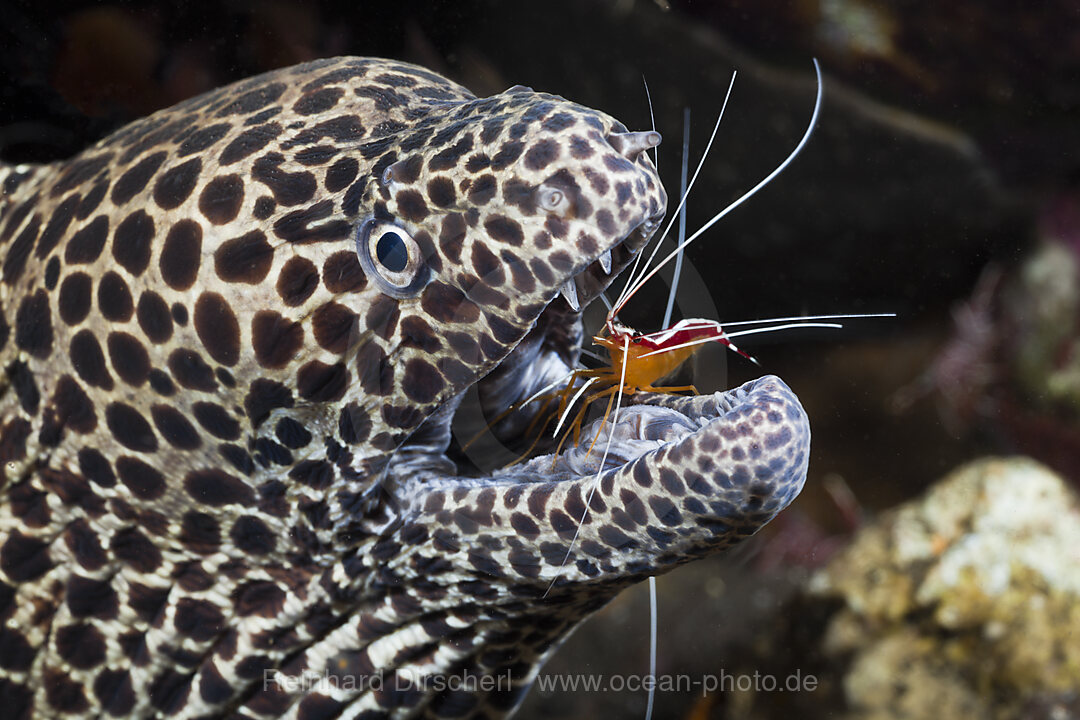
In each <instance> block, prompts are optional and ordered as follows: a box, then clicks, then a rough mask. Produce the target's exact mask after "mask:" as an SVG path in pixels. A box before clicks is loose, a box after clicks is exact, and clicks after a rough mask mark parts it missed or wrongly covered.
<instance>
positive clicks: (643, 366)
mask: <svg viewBox="0 0 1080 720" xmlns="http://www.w3.org/2000/svg"><path fill="white" fill-rule="evenodd" d="M605 330H606V333H605V335H598V336H596V337H594V338H593V340H594V341H595V342H596V344H597V345H600V346H602V347H604V348H606V349H607V351H608V355H609V357H610V358H611V363H610V367H608V368H604V369H603V370H602V371H601V372H603V374H604V375H605V376H606V375H608V374H611V375H614V377H615V379H616V380H615V381H616V382H618V379H619V378H623V380H622V391H623V393H624V394H627V395H629V394H632V393H634V392H637V391H639V390H644V391H651V392H665V391H668V392H670V391H672V390H685V389H692V388H688V387H679V388H662V387H655V386H654V383H656V382H657V381H659V380H660V379H662V378H664V377H667V376H668V375H670V374H671V373H673V372H675V371H676V370H677V369H678V368H679V366H681V365H682V364H683V363H684V362H686V361H687V360H689V359H690V357H691V356H692V355H693V354H694V353H695V352H697V350H698V348H699V347H700V346H701V345H702V344H703V343H705V342H709V341H716V342H720V343H723V344H725V345H727V346H728V347H730V348H732V349H733V350H735V351H736V352H738V353H739V354H741V355H744V356H746V357H748V358H749V357H750V356H749V355H746V353H744V352H742V351H741V350H739V349H738V348H736V347H735V346H734V345H732V344H731V342H730V341H729V340H728V339H727V338H726V337H724V333H723V330H721V329H720V325H719V324H718V323H715V322H713V321H711V320H699V319H691V320H682V321H680V322H678V323H676V324H675V325H673V326H672V327H670V328H668V329H667V330H661V331H660V332H656V333H650V334H648V335H639V334H637V333H635V332H634V331H633V330H632V329H631V328H628V327H626V326H625V325H622V324H621V323H619V322H618V321H617V320H611V321H609V322H608V324H607V326H606V327H605ZM628 338H629V342H627V339H628ZM624 348H625V352H624ZM751 359H752V358H751ZM624 366H625V371H624V370H623V367H624ZM624 375H625V377H623V376H624Z"/></svg>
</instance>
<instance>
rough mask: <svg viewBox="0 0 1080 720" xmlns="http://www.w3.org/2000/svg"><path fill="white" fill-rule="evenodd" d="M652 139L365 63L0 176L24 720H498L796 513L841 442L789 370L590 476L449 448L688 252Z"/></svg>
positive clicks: (5, 636) (722, 397)
mask: <svg viewBox="0 0 1080 720" xmlns="http://www.w3.org/2000/svg"><path fill="white" fill-rule="evenodd" d="M658 141H659V136H654V135H651V134H640V133H628V132H627V129H626V128H625V127H624V126H623V125H622V124H620V123H619V122H617V121H616V120H614V119H613V118H611V117H609V116H607V115H605V114H603V113H600V112H597V111H595V110H591V109H589V108H586V107H582V106H580V105H576V104H573V103H571V102H568V101H566V100H564V99H562V98H560V97H557V96H553V95H548V94H544V93H537V92H533V91H532V90H530V89H528V88H523V87H515V88H511V89H510V90H507V91H506V92H504V93H502V94H499V95H496V96H493V97H489V98H476V97H475V96H473V95H472V94H471V93H469V92H468V91H467V90H466V89H464V88H463V87H461V86H459V85H457V84H455V83H452V82H450V81H448V80H446V79H444V78H442V77H440V76H438V75H436V74H434V73H431V72H429V71H427V70H424V69H422V68H419V67H415V66H412V65H406V64H402V63H398V62H391V61H385V60H371V59H359V58H340V59H331V60H322V61H318V62H313V63H308V64H305V65H299V66H296V67H292V68H287V69H283V70H279V71H276V72H271V73H268V74H265V75H262V76H259V77H255V78H252V79H250V80H247V81H243V82H240V83H237V84H234V85H231V86H228V87H225V88H222V89H219V90H216V91H214V92H210V93H208V94H205V95H201V96H199V97H196V98H193V99H191V100H188V101H186V102H183V103H181V104H179V105H177V106H175V107H172V108H169V109H167V110H163V111H161V112H158V113H156V114H154V115H152V116H150V117H148V118H146V119H144V120H141V121H138V122H135V123H133V124H131V125H129V126H127V127H125V128H123V129H121V130H119V131H117V132H115V133H114V134H112V135H110V136H109V137H107V138H105V139H104V140H102V141H101V142H99V143H97V144H96V145H94V146H93V147H91V148H89V149H87V150H86V151H85V152H83V153H81V154H80V155H78V156H77V157H75V158H72V159H70V160H67V161H64V162H57V163H53V164H48V165H39V166H18V167H13V166H4V167H3V169H2V171H0V185H2V189H3V195H2V200H0V253H2V264H0V461H2V462H0V471H2V476H0V621H2V626H0V706H2V707H3V708H4V714H5V716H6V717H16V718H17V717H31V716H33V717H52V716H56V717H60V716H80V717H87V716H98V717H158V716H160V717H164V716H169V717H182V718H194V717H219V716H226V715H228V716H230V717H243V718H264V717H279V716H280V717H297V718H331V717H342V718H377V717H440V718H442V717H453V718H461V717H468V718H496V717H504V716H506V715H508V714H509V713H511V712H512V711H513V709H514V708H515V707H516V706H517V705H518V703H519V702H520V700H521V699H522V697H523V695H524V693H525V691H526V690H527V689H528V687H529V684H530V682H531V681H532V679H533V678H534V677H535V675H536V673H537V669H538V668H539V666H540V665H541V664H542V663H543V661H544V659H545V658H547V657H548V655H550V653H551V652H552V651H553V650H554V648H555V647H556V646H557V645H558V644H559V642H560V640H561V639H563V638H564V637H565V636H566V635H567V633H569V632H570V631H571V630H572V629H573V628H574V627H575V626H576V625H577V624H578V623H579V622H580V621H581V620H582V619H583V618H584V617H585V616H587V615H588V614H589V613H591V612H593V611H594V610H596V609H597V608H599V607H601V606H602V605H604V604H605V603H606V602H607V601H608V600H610V599H611V598H612V597H613V596H614V595H615V594H616V593H617V592H618V591H619V590H620V589H622V588H625V587H626V586H628V585H630V584H632V583H634V582H637V581H638V580H640V579H642V578H644V577H646V576H648V575H653V574H656V573H662V572H664V571H666V570H669V569H671V568H673V567H675V566H677V565H679V564H682V563H685V562H688V561H690V560H693V559H696V558H700V557H702V556H704V555H707V554H709V553H713V552H716V551H718V550H721V549H722V548H725V547H727V546H730V545H731V544H733V543H735V542H738V541H740V540H742V539H743V538H746V537H748V536H750V535H752V534H753V533H754V532H755V531H757V530H758V529H759V528H760V527H762V525H763V524H765V523H766V522H768V521H769V519H771V518H772V517H773V516H774V515H775V514H776V513H777V512H778V511H779V510H781V509H782V508H783V507H784V506H785V505H787V504H788V503H789V502H790V501H791V500H792V499H793V498H794V497H795V495H796V494H797V493H798V492H799V490H800V489H801V487H802V484H803V482H804V479H805V476H806V466H807V456H808V451H809V437H810V436H809V427H808V423H807V419H806V416H805V414H804V412H803V410H802V407H801V406H800V404H799V402H798V400H797V399H796V397H795V396H794V395H793V394H792V393H791V391H790V390H789V389H788V388H787V387H786V386H785V385H784V384H783V382H781V381H780V380H779V379H777V378H775V377H763V378H760V379H758V380H755V381H753V382H750V383H747V384H746V385H744V386H742V387H740V388H738V389H736V390H732V391H730V392H725V393H718V394H716V395H711V396H699V397H674V396H663V395H656V396H653V395H641V394H639V395H636V396H634V397H632V398H629V399H628V407H627V408H625V410H624V412H623V413H621V414H620V417H619V421H618V423H617V425H616V426H614V427H612V426H611V424H610V423H609V424H608V426H607V427H605V432H607V431H608V430H612V431H613V432H614V439H613V441H612V444H611V452H610V455H609V457H608V459H607V466H606V467H605V468H603V469H602V471H601V473H600V476H599V481H598V482H596V483H595V485H594V478H595V477H596V475H597V470H598V469H599V468H598V467H597V463H598V462H599V458H598V457H597V456H598V455H599V453H594V454H593V455H591V456H586V454H585V453H584V452H583V451H582V450H578V449H570V450H568V451H566V452H563V453H562V454H561V455H560V456H558V457H555V458H552V457H536V458H533V459H531V460H529V461H528V462H525V463H524V464H521V465H518V466H514V467H511V468H509V469H504V470H495V471H487V472H483V471H481V470H478V469H477V468H475V467H472V466H471V464H470V463H467V462H464V461H462V459H461V457H462V456H461V454H460V453H458V454H457V456H456V457H457V460H456V461H455V460H453V459H451V457H452V456H451V454H448V448H449V447H450V445H451V442H452V437H451V435H452V433H451V428H452V427H453V424H454V422H455V416H456V415H457V414H458V410H459V408H462V409H461V412H462V413H464V412H465V409H464V406H463V405H462V404H461V400H462V398H463V397H464V396H465V395H466V393H468V392H476V393H477V395H478V396H479V397H480V398H481V405H482V407H483V409H485V410H486V411H487V412H488V413H489V417H491V416H492V415H491V414H490V413H498V412H500V411H501V410H502V409H505V408H507V407H508V406H509V405H511V404H512V403H514V402H515V401H517V400H520V399H522V398H525V397H527V396H529V395H530V394H532V393H533V392H534V391H535V390H536V389H537V388H540V387H542V386H543V385H545V384H547V383H548V382H550V381H551V379H552V378H556V377H558V376H560V375H561V374H563V373H565V372H566V370H567V368H569V367H572V366H573V365H574V364H575V363H576V361H577V356H578V353H579V350H580V343H581V338H582V330H581V321H580V316H579V314H578V313H577V312H576V311H575V310H573V309H572V306H571V304H569V303H568V302H567V300H566V299H564V298H563V297H561V296H560V292H563V293H567V294H569V293H571V292H576V295H577V296H578V299H579V300H580V302H582V303H586V302H588V301H589V300H591V299H592V298H595V297H596V296H597V295H598V294H599V293H600V292H601V291H602V290H603V289H604V288H605V287H606V286H607V285H608V284H609V283H610V282H611V280H612V277H613V276H614V275H615V274H617V273H618V272H619V271H620V270H621V269H623V268H625V266H626V265H627V263H628V262H629V261H631V260H632V259H633V258H634V257H635V254H636V253H638V252H639V251H640V249H641V248H642V246H643V245H644V243H645V242H646V241H647V240H648V238H649V237H650V235H651V234H652V232H653V231H654V229H655V228H656V227H657V224H658V222H659V220H660V218H661V217H662V215H663V214H664V212H665V205H666V196H665V193H664V189H663V187H662V185H661V183H660V180H659V178H658V176H657V173H656V170H655V168H654V166H653V164H652V162H651V161H650V159H649V157H648V154H647V153H646V152H643V150H644V149H646V148H648V147H649V146H651V145H654V144H655V143H656V142H658ZM608 263H610V265H609V264H608ZM605 267H607V268H610V272H608V271H606V270H605ZM568 283H569V284H571V285H572V287H571V286H570V285H568ZM470 412H472V411H470ZM527 420H528V418H527V417H526V418H525V419H512V420H511V421H508V422H507V423H504V424H502V425H500V427H499V432H501V436H500V437H501V441H503V442H505V443H507V444H512V443H513V442H514V440H515V437H514V436H515V434H520V432H521V426H522V425H523V424H524V423H525V422H526V421H527ZM518 440H520V438H518ZM593 487H595V488H596V491H595V495H594V496H593V497H592V499H591V503H590V508H589V512H588V514H587V517H586V518H585V521H584V524H583V525H582V526H581V529H580V535H579V536H578V537H577V540H576V542H574V543H571V539H572V538H573V537H574V533H575V529H576V527H577V523H578V519H579V518H581V516H582V515H583V514H584V513H585V502H586V498H588V497H589V494H590V491H591V489H592V488H593ZM455 678H457V679H458V680H460V681H461V682H454V679H455Z"/></svg>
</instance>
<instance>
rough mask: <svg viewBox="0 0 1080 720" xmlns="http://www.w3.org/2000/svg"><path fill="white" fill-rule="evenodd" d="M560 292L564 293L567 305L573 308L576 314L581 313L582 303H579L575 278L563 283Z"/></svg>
mask: <svg viewBox="0 0 1080 720" xmlns="http://www.w3.org/2000/svg"><path fill="white" fill-rule="evenodd" d="M559 292H561V293H562V296H563V299H565V300H566V302H567V304H568V305H569V306H570V307H571V308H573V310H574V312H579V311H580V310H581V303H579V302H578V296H577V285H575V284H574V278H570V279H569V280H567V281H566V282H565V283H563V286H562V288H561V289H560V290H559Z"/></svg>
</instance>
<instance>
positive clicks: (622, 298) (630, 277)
mask: <svg viewBox="0 0 1080 720" xmlns="http://www.w3.org/2000/svg"><path fill="white" fill-rule="evenodd" d="M737 74H738V73H737V72H732V73H731V82H729V83H728V92H727V94H726V95H725V96H724V105H721V106H720V113H719V114H718V116H717V117H716V123H715V124H714V125H713V134H712V135H710V136H708V142H706V144H705V151H704V152H703V153H702V154H701V160H699V161H698V166H697V167H696V168H694V171H693V177H691V178H690V184H689V185H688V186H687V188H686V192H685V193H683V196H681V198H680V199H679V203H678V207H676V208H675V215H673V216H672V219H671V220H669V221H667V227H666V228H664V230H663V232H661V233H660V240H658V241H657V244H656V245H654V246H653V248H652V253H651V254H650V255H649V259H648V260H647V261H646V263H645V267H646V268H648V267H649V264H650V263H651V262H652V259H653V258H656V257H657V253H658V252H659V250H660V244H661V243H663V241H664V237H666V236H667V233H669V232H671V229H672V226H673V225H674V223H675V219H676V218H677V217H678V216H679V213H681V210H683V206H684V205H686V199H687V195H688V194H689V193H690V190H691V189H692V188H693V184H694V182H696V181H697V180H698V175H699V174H700V173H701V168H702V167H703V166H704V164H705V158H707V157H708V150H710V149H711V148H712V147H713V140H715V139H716V131H718V130H719V128H720V120H723V119H724V111H725V110H726V109H727V107H728V100H729V99H730V98H731V89H732V87H734V85H735V76H737ZM644 255H645V254H644V253H640V254H638V256H637V258H636V259H635V260H634V267H633V268H631V270H630V273H629V274H627V275H626V285H625V286H623V288H622V293H620V294H619V299H618V300H617V301H616V303H615V311H613V312H612V313H611V314H612V316H613V315H616V314H618V312H619V311H620V310H622V307H623V305H624V304H626V300H629V299H630V298H629V296H627V293H630V289H631V287H632V286H634V285H635V281H634V275H635V274H636V273H637V267H638V266H639V264H640V263H642V257H643V256H644Z"/></svg>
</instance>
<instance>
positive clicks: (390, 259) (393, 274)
mask: <svg viewBox="0 0 1080 720" xmlns="http://www.w3.org/2000/svg"><path fill="white" fill-rule="evenodd" d="M356 254H357V256H358V257H359V259H360V266H361V267H362V268H364V272H365V273H366V274H367V276H368V277H369V278H371V279H372V280H373V282H374V283H375V284H376V285H377V286H378V287H379V289H380V290H382V291H383V292H384V293H386V294H387V295H390V296H392V297H397V298H406V297H414V296H415V295H416V294H417V293H419V292H420V290H421V289H423V287H424V286H425V285H427V283H428V280H429V279H430V277H431V273H430V271H429V269H428V267H427V263H425V262H424V258H423V257H422V256H421V254H420V246H419V245H417V244H416V241H415V240H413V238H412V235H410V234H409V233H408V232H406V231H405V230H404V229H403V228H401V227H398V226H397V225H394V224H393V223H390V222H386V221H384V220H376V219H375V218H369V219H368V220H366V221H365V222H364V223H363V224H362V225H361V226H360V229H359V231H358V232H357V235H356Z"/></svg>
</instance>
